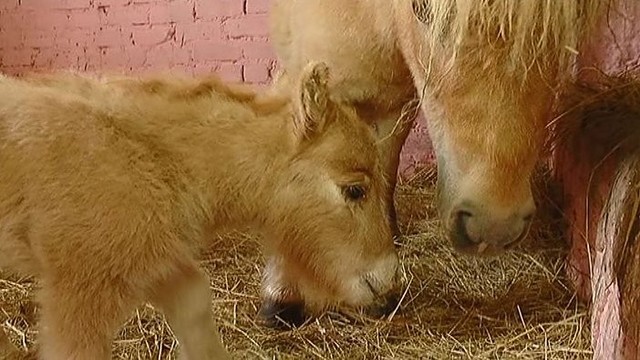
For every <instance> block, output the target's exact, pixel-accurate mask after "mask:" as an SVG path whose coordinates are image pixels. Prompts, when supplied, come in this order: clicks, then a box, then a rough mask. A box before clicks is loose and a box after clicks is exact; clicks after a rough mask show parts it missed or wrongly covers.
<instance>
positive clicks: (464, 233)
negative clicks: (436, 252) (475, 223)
mask: <svg viewBox="0 0 640 360" xmlns="http://www.w3.org/2000/svg"><path fill="white" fill-rule="evenodd" d="M472 218H473V213H472V212H471V211H469V210H467V209H461V210H458V211H456V213H455V218H454V232H453V234H454V241H455V243H456V245H457V246H461V247H468V246H471V245H475V244H476V243H478V241H477V240H476V239H473V238H472V237H471V236H469V231H468V229H467V226H468V223H469V221H470V220H471V219H472Z"/></svg>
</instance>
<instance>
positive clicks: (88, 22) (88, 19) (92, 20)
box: [66, 8, 100, 29]
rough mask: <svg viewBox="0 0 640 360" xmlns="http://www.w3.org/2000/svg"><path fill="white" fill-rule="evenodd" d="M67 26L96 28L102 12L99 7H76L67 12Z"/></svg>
mask: <svg viewBox="0 0 640 360" xmlns="http://www.w3.org/2000/svg"><path fill="white" fill-rule="evenodd" d="M67 19H68V20H67V22H66V26H67V27H69V28H84V29H92V28H95V26H96V24H98V23H100V12H99V11H98V10H97V9H92V8H89V9H76V10H71V11H69V12H67Z"/></svg>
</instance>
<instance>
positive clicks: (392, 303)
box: [369, 292, 400, 318]
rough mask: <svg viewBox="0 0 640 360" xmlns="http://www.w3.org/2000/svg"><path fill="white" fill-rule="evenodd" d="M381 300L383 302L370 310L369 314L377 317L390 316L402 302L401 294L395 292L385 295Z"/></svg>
mask: <svg viewBox="0 0 640 360" xmlns="http://www.w3.org/2000/svg"><path fill="white" fill-rule="evenodd" d="M381 300H382V302H380V303H379V305H378V306H376V307H375V308H373V309H370V310H369V315H371V316H373V317H377V318H382V317H385V316H389V315H391V314H393V312H394V311H396V309H397V308H398V305H399V304H400V296H398V294H397V293H395V292H394V293H390V294H387V295H385V296H384V297H383V298H382V299H381Z"/></svg>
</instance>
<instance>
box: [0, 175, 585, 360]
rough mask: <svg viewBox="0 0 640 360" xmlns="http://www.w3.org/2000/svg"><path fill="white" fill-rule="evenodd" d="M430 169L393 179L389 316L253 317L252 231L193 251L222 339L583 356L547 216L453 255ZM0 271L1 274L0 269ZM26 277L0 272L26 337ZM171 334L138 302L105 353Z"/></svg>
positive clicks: (167, 340)
mask: <svg viewBox="0 0 640 360" xmlns="http://www.w3.org/2000/svg"><path fill="white" fill-rule="evenodd" d="M433 178H434V177H433V171H427V172H426V174H422V175H421V176H416V177H415V178H414V179H412V180H410V181H408V182H405V183H403V184H401V185H400V189H399V193H398V196H397V201H398V209H399V216H400V219H401V223H402V230H403V232H404V233H405V234H406V236H405V238H404V239H403V240H402V244H401V248H400V253H401V257H402V260H403V264H404V268H405V271H406V284H407V286H406V290H405V292H404V297H403V300H402V304H401V308H400V310H399V311H398V312H397V313H396V314H394V316H393V317H392V318H391V319H384V320H374V319H369V318H362V317H358V316H347V315H344V314H334V313H328V314H326V315H323V316H322V317H321V318H319V319H316V320H313V321H311V322H310V323H309V324H307V325H306V326H304V327H303V328H300V329H294V330H290V331H276V330H270V329H265V328H263V327H260V326H259V325H257V324H256V313H257V308H258V306H259V297H258V294H259V292H258V291H259V281H260V270H261V267H262V264H263V259H262V258H261V256H260V254H259V247H258V245H257V242H256V239H255V238H254V237H251V236H249V235H245V234H242V233H237V234H232V235H229V236H226V237H224V238H220V239H219V241H217V242H216V244H215V245H213V246H212V249H214V248H215V249H217V250H216V252H213V251H210V253H209V254H207V256H205V259H204V260H203V261H202V265H203V267H204V268H205V269H206V270H207V273H208V274H209V275H210V276H211V288H212V289H213V295H214V297H213V298H212V306H213V308H214V311H215V315H216V317H217V318H218V321H219V324H220V325H221V332H222V334H223V340H224V343H225V344H226V346H227V347H228V348H229V349H230V350H232V351H233V352H234V354H235V357H236V358H238V359H516V358H517V359H587V358H590V356H591V351H590V331H589V326H588V324H589V320H588V314H587V312H586V310H585V309H583V308H581V307H580V306H578V305H577V304H576V302H575V300H574V297H573V295H572V291H571V289H570V288H569V287H568V285H567V281H566V280H565V279H564V278H563V275H562V274H563V272H564V271H563V264H564V262H563V260H564V255H565V249H564V244H563V242H562V241H561V240H560V237H559V235H558V233H557V232H554V231H552V229H553V227H552V226H550V225H549V224H548V222H549V219H543V222H544V223H545V224H544V225H538V226H536V227H535V229H534V230H535V231H533V233H532V234H531V236H530V239H529V240H528V242H527V243H525V244H523V245H522V246H521V247H520V248H519V249H517V250H515V251H512V252H510V253H508V254H506V255H504V256H501V257H496V258H487V259H477V258H471V257H467V256H462V255H459V254H456V253H454V252H453V251H452V250H451V248H450V246H449V244H448V243H447V242H446V241H444V240H443V237H442V234H441V233H440V229H439V224H438V221H437V220H436V212H435V209H434V207H433V204H434V184H433V180H434V179H433ZM2 278H3V277H2V276H0V279H2ZM33 288H34V285H33V284H32V283H31V282H29V281H27V280H25V279H16V278H10V277H8V278H6V279H4V280H0V309H1V310H0V324H1V325H2V328H3V329H4V330H5V331H6V332H7V334H9V336H10V337H11V339H12V341H13V342H14V343H15V344H16V345H20V346H22V347H23V348H28V347H32V346H33V345H32V341H33V339H34V335H35V332H34V326H33V325H34V319H35V317H36V314H37V310H36V309H35V308H34V307H33V306H32V305H30V303H29V299H30V297H31V295H32V290H33ZM176 346H177V343H176V341H175V340H174V338H173V336H172V333H171V330H170V329H169V327H168V326H167V325H166V324H165V322H164V321H163V318H162V316H161V315H159V314H158V313H156V312H155V311H154V310H153V309H152V308H151V307H149V306H143V307H141V308H140V309H138V310H137V311H136V312H135V313H134V314H133V316H132V318H131V320H130V321H129V322H128V323H127V324H126V325H125V327H124V328H122V330H121V331H120V333H119V335H118V339H117V341H116V342H115V345H114V358H116V359H173V358H175V350H176Z"/></svg>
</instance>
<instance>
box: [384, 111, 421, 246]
mask: <svg viewBox="0 0 640 360" xmlns="http://www.w3.org/2000/svg"><path fill="white" fill-rule="evenodd" d="M412 105H413V103H407V104H406V105H404V106H401V107H399V108H396V109H394V110H392V111H389V112H387V114H386V115H385V116H383V117H381V118H379V120H378V121H377V122H376V127H377V130H376V132H377V134H378V139H379V143H378V148H379V150H380V155H381V159H382V163H383V164H384V166H385V174H386V177H387V182H388V188H387V203H388V204H389V221H390V223H391V227H392V228H391V230H392V232H393V234H394V236H395V237H396V238H399V237H400V236H401V232H400V228H399V227H398V218H397V214H396V207H395V201H394V195H395V189H396V183H397V180H398V166H399V165H400V152H401V151H402V146H403V145H404V142H405V141H406V139H407V136H409V133H410V132H411V128H412V126H413V123H414V122H415V119H416V117H417V114H418V112H417V111H418V109H417V108H414V107H412Z"/></svg>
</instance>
